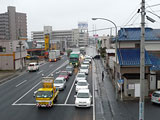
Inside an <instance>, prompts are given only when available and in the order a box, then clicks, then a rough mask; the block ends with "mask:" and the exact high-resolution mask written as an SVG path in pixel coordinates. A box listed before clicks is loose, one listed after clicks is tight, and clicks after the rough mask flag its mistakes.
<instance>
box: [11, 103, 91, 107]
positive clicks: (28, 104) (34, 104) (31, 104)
mask: <svg viewBox="0 0 160 120" xmlns="http://www.w3.org/2000/svg"><path fill="white" fill-rule="evenodd" d="M54 105H55V106H69V107H70V106H75V104H54ZM13 106H36V103H18V104H13ZM91 107H93V104H91Z"/></svg>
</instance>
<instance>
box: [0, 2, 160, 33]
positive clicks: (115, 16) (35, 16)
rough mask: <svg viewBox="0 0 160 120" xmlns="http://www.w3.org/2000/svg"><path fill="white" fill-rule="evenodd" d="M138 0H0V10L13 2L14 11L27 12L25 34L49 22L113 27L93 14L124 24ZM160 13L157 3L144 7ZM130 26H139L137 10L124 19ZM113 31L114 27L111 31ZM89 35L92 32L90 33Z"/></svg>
mask: <svg viewBox="0 0 160 120" xmlns="http://www.w3.org/2000/svg"><path fill="white" fill-rule="evenodd" d="M140 3H141V0H0V13H4V12H6V11H7V6H15V7H16V11H17V12H22V13H27V24H28V36H30V34H31V31H41V30H43V26H45V25H46V26H47V25H49V26H52V28H53V30H64V29H74V28H77V27H78V22H81V21H86V22H88V28H89V31H91V30H93V25H94V26H96V29H102V28H108V27H114V26H113V25H112V24H111V23H109V22H107V21H102V20H97V21H92V20H91V18H93V17H101V18H107V19H110V20H112V21H114V22H115V23H116V25H117V26H121V27H124V25H126V24H127V23H128V21H129V20H130V19H131V18H132V16H134V14H135V13H136V11H137V10H138V8H140ZM154 4H160V2H159V1H158V0H146V6H150V5H154ZM147 10H149V11H152V12H154V11H155V12H154V13H156V14H157V15H160V5H159V6H157V7H151V8H149V7H148V8H147ZM147 15H149V16H150V17H152V18H154V19H155V20H156V23H151V22H148V21H146V23H147V24H146V25H147V26H149V27H153V28H160V27H159V26H160V19H159V18H158V17H156V16H154V15H152V14H150V13H147ZM131 24H132V27H137V26H140V14H136V15H135V17H133V19H132V20H131V21H130V22H129V23H128V25H131ZM113 32H114V31H113ZM109 33H110V30H103V31H99V32H97V34H99V35H103V34H109ZM90 35H92V33H90Z"/></svg>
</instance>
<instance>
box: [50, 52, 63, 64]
mask: <svg viewBox="0 0 160 120" xmlns="http://www.w3.org/2000/svg"><path fill="white" fill-rule="evenodd" d="M60 58H61V56H60V50H50V51H49V61H50V62H53V61H54V62H56V61H57V60H59V59H60Z"/></svg>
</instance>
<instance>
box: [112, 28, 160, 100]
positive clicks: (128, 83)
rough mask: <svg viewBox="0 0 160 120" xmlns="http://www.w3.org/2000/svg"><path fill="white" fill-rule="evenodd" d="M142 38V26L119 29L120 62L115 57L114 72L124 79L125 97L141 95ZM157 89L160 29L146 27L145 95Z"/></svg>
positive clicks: (158, 82) (159, 78)
mask: <svg viewBox="0 0 160 120" xmlns="http://www.w3.org/2000/svg"><path fill="white" fill-rule="evenodd" d="M114 40H115V39H114ZM140 40H141V28H121V29H120V30H119V31H118V40H117V42H118V49H117V58H118V63H117V65H116V62H115V60H114V59H113V60H114V61H113V62H114V64H115V65H114V69H113V70H112V71H113V72H112V73H113V74H114V75H113V76H115V72H117V76H118V79H123V80H124V84H123V85H122V86H123V90H124V96H125V97H139V96H140V93H139V89H140ZM113 62H112V63H113ZM116 66H117V67H116ZM111 69H112V68H111ZM115 69H116V70H115ZM117 84H118V83H117ZM156 89H160V29H152V28H145V96H148V95H149V92H150V91H152V90H156Z"/></svg>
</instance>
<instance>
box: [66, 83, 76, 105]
mask: <svg viewBox="0 0 160 120" xmlns="http://www.w3.org/2000/svg"><path fill="white" fill-rule="evenodd" d="M74 84H75V80H74V81H73V84H72V87H71V89H70V91H69V93H68V96H67V98H66V100H65V102H64V104H66V103H67V101H68V98H69V96H70V94H71V92H72V89H73V86H74Z"/></svg>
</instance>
